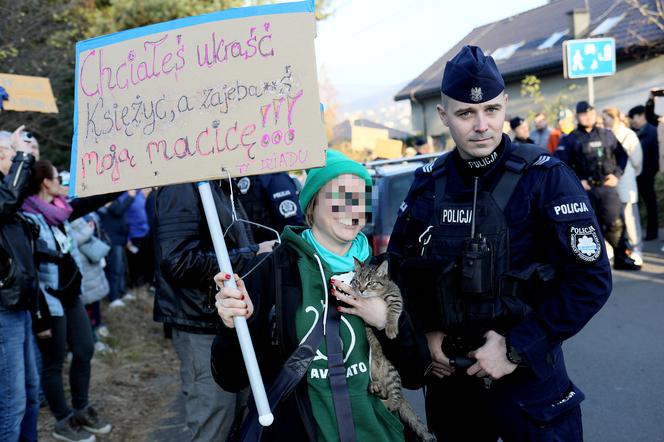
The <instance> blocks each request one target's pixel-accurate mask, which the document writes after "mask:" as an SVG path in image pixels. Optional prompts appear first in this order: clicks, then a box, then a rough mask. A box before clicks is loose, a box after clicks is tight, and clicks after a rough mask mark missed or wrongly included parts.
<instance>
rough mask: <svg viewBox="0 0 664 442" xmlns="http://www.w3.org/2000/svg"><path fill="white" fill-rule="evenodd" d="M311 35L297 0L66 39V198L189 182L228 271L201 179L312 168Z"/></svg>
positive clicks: (239, 319) (247, 341) (318, 154)
mask: <svg viewBox="0 0 664 442" xmlns="http://www.w3.org/2000/svg"><path fill="white" fill-rule="evenodd" d="M314 37H315V19H314V2H313V0H309V1H305V2H299V3H284V4H279V5H265V6H260V7H248V8H238V9H230V10H226V11H222V12H217V13H213V14H207V15H203V16H198V17H189V18H185V19H179V20H174V21H171V22H166V23H161V24H157V25H151V26H147V27H143V28H137V29H131V30H128V31H124V32H120V33H118V34H113V35H108V36H104V37H99V38H94V39H91V40H87V41H84V42H80V43H78V44H77V45H76V85H75V111H74V112H75V113H74V137H73V138H74V139H73V143H72V164H71V170H72V171H75V173H74V175H73V178H72V179H71V180H70V194H71V196H88V195H96V194H103V193H110V192H117V191H120V190H127V189H133V188H143V187H150V186H162V185H167V184H175V183H186V182H198V184H197V187H198V190H199V193H200V196H201V201H202V204H203V209H204V211H205V218H206V221H207V224H208V227H209V229H210V236H211V238H212V241H213V245H214V251H215V255H216V257H217V261H218V263H219V267H220V269H221V270H222V271H223V272H225V273H230V274H233V273H234V272H233V269H232V267H231V262H230V259H229V256H228V251H227V249H226V244H225V242H224V239H223V234H222V229H221V225H220V222H219V218H218V215H217V213H218V212H217V209H216V208H215V205H214V200H213V198H212V192H211V188H210V183H209V182H207V180H210V179H215V178H220V177H224V176H225V173H228V174H230V175H231V176H244V175H256V174H264V173H272V172H277V171H285V170H291V169H304V168H309V167H315V166H321V165H323V164H324V162H325V152H324V148H325V146H326V140H325V131H324V127H323V122H322V116H321V113H320V110H319V109H320V105H319V97H318V84H317V74H316V59H315V53H314V44H313V39H314ZM226 284H227V285H229V286H231V287H236V286H235V281H234V280H230V281H228V282H227V283H226ZM233 322H234V325H235V330H236V332H237V335H238V340H239V342H240V347H241V349H242V356H243V359H244V363H245V366H246V368H247V374H248V377H249V383H250V385H251V390H252V393H253V397H254V400H255V404H256V409H257V411H258V420H259V422H260V424H261V425H270V424H271V423H272V421H273V415H272V413H271V411H270V404H269V402H268V399H267V395H266V392H265V387H264V385H263V382H262V379H261V374H260V369H259V367H258V362H257V359H256V354H255V352H254V348H253V344H252V342H251V336H250V334H249V329H248V327H247V322H246V320H245V318H244V317H243V316H235V317H234V318H233Z"/></svg>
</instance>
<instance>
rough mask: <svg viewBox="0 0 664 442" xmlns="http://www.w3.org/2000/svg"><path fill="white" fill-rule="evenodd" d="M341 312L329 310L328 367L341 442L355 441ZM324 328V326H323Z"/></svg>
mask: <svg viewBox="0 0 664 442" xmlns="http://www.w3.org/2000/svg"><path fill="white" fill-rule="evenodd" d="M340 322H341V313H339V312H338V311H337V309H335V308H330V309H328V311H327V334H326V335H325V342H326V344H327V368H328V379H329V380H330V389H331V390H332V402H333V403H334V412H335V414H336V416H337V428H338V430H339V440H340V441H341V442H355V424H354V423H353V410H352V409H351V406H350V396H349V394H348V384H347V383H346V367H345V366H344V353H343V348H342V347H341V339H339V336H340V335H339V324H340ZM321 328H322V326H321ZM312 334H313V333H312Z"/></svg>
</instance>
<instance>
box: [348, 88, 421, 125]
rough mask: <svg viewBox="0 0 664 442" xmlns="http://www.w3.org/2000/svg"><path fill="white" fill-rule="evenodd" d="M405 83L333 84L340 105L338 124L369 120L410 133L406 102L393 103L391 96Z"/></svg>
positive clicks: (407, 104) (408, 105) (408, 110)
mask: <svg viewBox="0 0 664 442" xmlns="http://www.w3.org/2000/svg"><path fill="white" fill-rule="evenodd" d="M405 85H406V83H400V84H395V85H392V86H383V87H379V88H378V89H376V87H375V85H366V84H365V85H359V84H347V85H335V87H336V89H337V101H338V103H339V112H338V113H337V118H338V121H339V122H341V121H344V120H358V119H365V120H370V121H373V122H376V123H379V124H382V125H383V126H386V127H388V128H392V129H396V130H400V131H406V132H412V126H411V120H410V104H409V103H408V102H407V101H405V100H404V101H400V102H395V101H394V99H393V97H394V95H395V94H396V93H397V92H398V91H399V90H401V89H402V88H403V87H404V86H405Z"/></svg>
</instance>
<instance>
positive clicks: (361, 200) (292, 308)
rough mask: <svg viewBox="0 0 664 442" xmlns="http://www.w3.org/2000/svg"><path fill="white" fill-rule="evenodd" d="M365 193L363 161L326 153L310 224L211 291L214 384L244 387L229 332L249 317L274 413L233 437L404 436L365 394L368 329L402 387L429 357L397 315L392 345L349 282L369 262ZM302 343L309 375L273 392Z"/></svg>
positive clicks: (313, 182)
mask: <svg viewBox="0 0 664 442" xmlns="http://www.w3.org/2000/svg"><path fill="white" fill-rule="evenodd" d="M370 189H371V177H370V176H369V174H368V172H367V171H366V169H365V168H364V167H363V166H362V165H360V164H359V163H356V162H355V161H352V160H350V159H348V158H347V157H345V156H344V155H343V154H341V153H339V152H336V151H332V150H329V151H328V152H327V162H326V166H325V167H323V168H318V169H313V170H311V171H309V174H308V176H307V181H306V183H305V185H304V187H303V189H302V192H301V194H300V203H301V205H302V208H303V209H304V210H303V211H304V213H305V217H306V222H307V225H308V227H286V229H285V230H284V232H283V234H282V235H281V238H282V244H281V245H280V246H278V247H277V248H276V249H275V250H274V252H273V254H272V255H271V256H270V258H269V259H267V260H266V261H264V262H263V263H262V264H261V265H260V266H259V267H258V268H257V269H256V271H254V272H253V273H252V274H251V275H249V276H248V277H247V278H245V280H244V281H243V280H241V279H239V278H237V276H236V281H237V285H238V289H231V288H229V287H226V288H224V289H222V290H221V291H220V292H219V293H218V294H217V296H216V300H217V302H216V306H217V310H218V313H219V315H220V317H221V319H222V321H223V323H224V324H225V326H226V327H224V329H223V330H222V331H221V332H220V334H219V335H218V336H217V338H216V339H215V342H214V344H213V346H212V372H213V374H214V376H215V380H216V381H217V383H218V384H219V385H220V386H221V387H222V388H223V389H225V390H230V391H238V390H240V389H242V388H245V387H246V386H247V385H248V379H247V375H246V371H245V368H244V363H243V360H242V357H241V354H240V348H239V344H238V341H237V337H236V336H235V332H234V331H233V330H231V327H233V321H232V318H233V316H237V315H240V316H245V317H246V318H247V319H248V324H249V328H250V331H251V334H252V339H253V342H254V346H255V350H256V355H257V358H258V362H259V365H260V368H261V373H262V375H263V377H264V380H265V381H266V385H267V390H268V398H269V399H270V405H271V407H272V408H273V410H272V411H273V413H274V415H275V422H274V424H273V425H272V426H270V427H267V428H264V429H262V428H260V427H259V426H258V423H257V421H256V419H255V417H252V416H253V415H252V414H251V413H250V415H249V416H248V417H247V418H246V419H245V424H244V425H243V427H242V431H241V433H239V434H237V435H236V437H238V438H239V439H242V440H257V439H260V440H263V441H268V440H283V439H284V437H285V436H286V435H287V434H289V435H292V436H293V437H295V435H297V438H298V440H299V439H303V440H309V441H338V440H341V441H347V440H362V441H364V440H381V441H402V440H404V428H403V425H402V424H401V422H400V420H399V418H398V417H397V416H396V414H395V413H392V412H390V411H388V409H387V408H386V407H385V405H384V404H383V402H382V401H381V400H380V398H379V397H378V396H375V395H373V394H371V393H369V391H368V389H369V385H370V383H371V379H370V367H371V364H370V363H371V361H370V351H369V344H368V342H367V338H366V333H365V324H367V325H368V326H370V327H372V329H373V331H374V333H375V335H376V337H377V338H378V340H379V341H380V343H381V344H382V348H383V352H384V353H385V355H386V356H387V357H388V359H390V361H391V362H392V363H393V365H394V366H395V367H396V368H397V370H398V371H399V373H400V375H401V378H402V380H403V383H404V385H406V386H407V387H410V388H417V387H419V386H420V385H421V383H422V378H423V375H424V371H425V369H426V367H427V366H428V364H429V362H430V360H429V354H428V351H427V349H426V343H425V342H423V341H422V340H421V339H419V337H418V335H416V334H415V332H414V329H413V326H412V324H411V322H410V319H409V318H408V315H407V314H406V313H402V314H401V316H400V317H399V320H398V334H397V336H396V338H394V339H388V338H387V336H386V335H385V332H384V329H385V326H386V323H387V319H388V307H387V304H386V302H385V301H384V300H383V299H382V298H380V297H372V298H362V297H358V296H356V295H357V293H355V292H354V290H353V289H352V288H351V287H350V286H348V285H347V283H348V282H349V280H350V277H352V276H350V277H349V272H352V271H353V270H354V259H357V260H359V261H361V262H367V261H369V260H370V259H371V249H370V247H369V244H368V241H367V238H366V236H365V235H364V234H363V233H362V232H361V229H362V227H363V226H364V225H365V223H366V220H367V216H368V215H369V213H370V208H369V206H370V202H371V195H370ZM230 278H231V275H228V274H224V273H219V274H218V275H217V276H216V277H215V281H216V282H217V284H218V285H219V286H222V285H223V283H224V281H226V280H228V279H230ZM342 280H345V281H346V283H344V282H342ZM342 292H344V293H349V294H350V295H345V294H343V293H342ZM303 342H305V343H306V344H307V345H309V346H310V347H311V348H313V349H314V350H315V353H314V352H311V354H309V355H308V356H309V357H308V358H306V357H304V359H305V360H304V364H305V365H306V364H308V367H307V369H306V371H305V372H303V376H302V377H301V378H299V379H295V380H294V381H293V378H292V377H291V378H290V379H291V381H292V382H291V383H292V384H293V387H292V388H291V389H289V388H286V387H281V388H280V387H277V385H279V386H281V385H283V384H284V379H285V378H284V377H283V376H284V375H281V374H280V370H281V369H282V366H283V365H284V363H287V364H288V365H291V363H293V362H295V363H297V362H298V361H301V360H302V359H303V358H302V357H299V358H296V357H294V356H293V353H294V351H295V350H296V349H298V346H300V345H301V344H302V343H303ZM300 348H302V347H300ZM298 354H300V355H301V354H302V353H300V352H298ZM289 357H290V359H289ZM296 365H297V364H296ZM300 365H301V364H300ZM275 381H276V382H275ZM332 385H333V386H334V387H332ZM291 390H292V391H291ZM291 392H292V393H293V394H290V393H291ZM250 408H251V407H250ZM261 431H262V434H261Z"/></svg>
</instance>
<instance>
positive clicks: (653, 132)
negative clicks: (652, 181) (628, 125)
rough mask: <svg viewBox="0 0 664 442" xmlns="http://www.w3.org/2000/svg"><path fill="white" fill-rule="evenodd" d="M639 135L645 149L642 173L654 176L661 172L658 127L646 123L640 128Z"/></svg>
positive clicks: (646, 175)
mask: <svg viewBox="0 0 664 442" xmlns="http://www.w3.org/2000/svg"><path fill="white" fill-rule="evenodd" d="M637 135H638V137H639V141H640V142H641V148H642V149H643V170H642V171H641V175H643V176H644V177H652V176H655V175H656V174H657V172H659V149H660V146H659V142H658V140H657V128H656V127H655V126H653V125H652V124H650V123H646V125H645V126H643V127H642V128H641V129H639V130H638V132H637Z"/></svg>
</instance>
